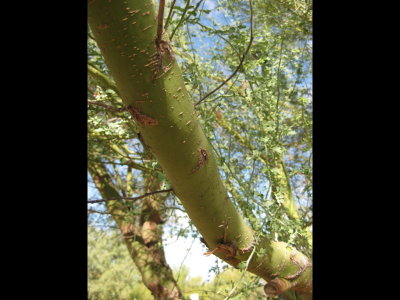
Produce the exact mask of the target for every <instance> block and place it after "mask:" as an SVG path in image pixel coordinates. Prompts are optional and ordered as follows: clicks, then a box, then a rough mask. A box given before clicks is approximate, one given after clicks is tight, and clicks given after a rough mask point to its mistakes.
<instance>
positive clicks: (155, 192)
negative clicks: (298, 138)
mask: <svg viewBox="0 0 400 300" xmlns="http://www.w3.org/2000/svg"><path fill="white" fill-rule="evenodd" d="M168 192H172V189H168V190H160V191H154V192H149V193H146V194H143V195H141V196H138V197H121V198H111V199H100V200H88V201H87V203H100V202H107V201H114V200H139V199H142V198H144V197H147V196H150V195H153V194H158V193H168Z"/></svg>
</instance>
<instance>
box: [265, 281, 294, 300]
mask: <svg viewBox="0 0 400 300" xmlns="http://www.w3.org/2000/svg"><path fill="white" fill-rule="evenodd" d="M288 288H289V285H288V284H287V283H286V281H285V280H283V279H280V278H275V279H273V280H271V281H270V282H268V283H267V284H266V285H265V286H264V292H265V294H266V295H267V296H268V297H272V298H274V297H278V295H280V294H282V293H283V292H284V291H286V290H287V289H288Z"/></svg>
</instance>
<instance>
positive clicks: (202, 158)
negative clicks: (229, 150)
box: [191, 148, 208, 174]
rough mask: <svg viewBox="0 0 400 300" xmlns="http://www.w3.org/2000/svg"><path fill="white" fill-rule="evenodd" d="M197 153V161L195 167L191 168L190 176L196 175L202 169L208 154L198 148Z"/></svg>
mask: <svg viewBox="0 0 400 300" xmlns="http://www.w3.org/2000/svg"><path fill="white" fill-rule="evenodd" d="M198 153H199V160H198V162H197V165H196V166H195V167H194V168H193V170H192V173H191V174H193V173H196V172H197V171H198V170H200V168H202V167H203V166H204V165H205V164H206V162H207V160H208V153H207V150H206V149H203V148H199V150H198Z"/></svg>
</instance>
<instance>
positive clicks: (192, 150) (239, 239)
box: [89, 0, 311, 299]
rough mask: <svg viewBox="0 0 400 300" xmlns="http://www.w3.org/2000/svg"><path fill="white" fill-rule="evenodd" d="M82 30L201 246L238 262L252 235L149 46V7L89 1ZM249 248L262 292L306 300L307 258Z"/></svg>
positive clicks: (152, 32)
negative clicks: (88, 31) (202, 241)
mask: <svg viewBox="0 0 400 300" xmlns="http://www.w3.org/2000/svg"><path fill="white" fill-rule="evenodd" d="M89 24H90V27H91V30H92V32H93V34H94V35H95V38H96V41H97V42H98V45H99V48H100V50H101V52H102V54H103V56H104V59H105V63H106V64H107V66H108V68H109V70H110V73H111V75H112V76H113V78H114V80H115V83H116V85H117V88H118V91H119V93H120V95H121V98H122V100H123V102H124V104H125V106H127V107H129V108H130V111H131V113H132V117H133V119H134V121H135V122H136V124H137V126H138V128H139V129H140V134H141V136H142V138H143V142H144V144H145V145H146V146H147V148H149V149H150V151H151V152H152V153H153V154H154V156H155V157H156V158H157V160H158V162H159V163H160V165H161V167H162V168H163V171H164V172H165V174H166V176H167V178H168V180H169V182H170V184H171V186H172V188H173V190H174V193H175V194H176V195H177V196H178V197H179V199H180V200H181V202H182V204H183V206H184V208H185V210H186V212H187V213H188V215H189V217H190V219H191V220H192V222H193V224H194V225H195V226H196V228H197V229H198V230H199V232H200V233H201V234H202V235H203V237H204V239H205V241H206V242H207V244H208V247H209V248H210V250H215V252H213V253H214V254H215V255H217V256H218V257H220V258H221V259H223V260H225V261H226V262H228V263H229V264H231V265H233V266H236V265H237V264H238V263H239V262H240V261H244V260H246V259H247V258H248V257H249V255H250V252H251V250H252V245H253V243H254V241H255V233H254V232H253V230H252V229H251V228H250V226H248V225H247V224H246V222H245V221H244V219H243V218H242V217H241V216H240V215H239V213H238V212H237V211H236V209H235V207H234V206H233V204H232V202H231V201H230V199H229V198H228V195H227V192H226V190H225V187H224V185H223V183H222V180H221V178H220V176H219V173H218V168H217V164H216V160H215V157H214V155H213V152H212V148H211V145H210V144H209V142H208V140H207V138H206V136H205V135H204V133H203V131H202V129H201V127H200V124H199V120H198V117H197V115H196V112H195V110H194V108H193V103H192V101H191V99H190V95H189V94H188V92H187V90H186V88H185V85H184V82H183V77H182V74H181V71H180V69H179V67H178V65H177V63H176V61H175V58H174V55H173V51H172V49H171V48H170V47H169V46H168V43H167V42H164V43H163V44H162V47H161V48H158V47H157V46H156V42H155V41H156V27H157V26H156V25H157V24H156V15H155V9H154V7H153V4H152V1H133V0H131V1H108V0H95V1H91V2H89ZM165 39H166V37H165V36H164V40H165ZM161 57H162V61H160V58H161ZM257 242H258V243H257V246H256V247H257V248H264V249H265V250H266V254H265V255H264V256H263V257H259V256H257V255H254V256H253V259H252V260H251V262H250V265H249V268H248V270H249V271H250V272H252V273H254V274H257V275H259V276H260V277H262V278H264V279H265V280H267V281H270V282H269V283H268V285H267V289H269V293H270V294H273V292H272V291H271V289H275V290H277V291H278V292H279V293H284V292H285V291H286V290H288V289H292V290H295V289H296V290H297V292H296V293H297V294H298V297H299V298H298V299H309V298H310V297H311V267H310V262H309V259H308V258H306V257H305V256H304V255H302V254H300V253H298V252H296V251H295V250H293V249H290V248H289V247H288V246H287V245H286V244H284V243H280V242H271V241H269V240H267V239H265V238H260V239H259V240H258V241H257ZM221 244H223V245H225V248H223V247H221ZM218 247H219V248H218ZM227 249H228V250H230V251H228V250H227ZM240 249H241V250H240ZM231 251H233V252H231ZM285 277H286V278H289V279H283V278H285ZM292 277H293V278H292ZM279 278H281V279H279ZM273 279H275V282H274V281H273ZM291 293H292V292H291ZM288 299H290V298H288Z"/></svg>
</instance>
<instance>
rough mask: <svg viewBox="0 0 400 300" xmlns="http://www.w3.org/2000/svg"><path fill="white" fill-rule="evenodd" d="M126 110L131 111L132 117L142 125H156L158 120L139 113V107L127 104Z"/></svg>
mask: <svg viewBox="0 0 400 300" xmlns="http://www.w3.org/2000/svg"><path fill="white" fill-rule="evenodd" d="M127 109H128V111H129V112H130V113H131V115H132V117H133V118H134V119H135V120H137V121H138V122H139V123H140V124H142V125H144V126H155V125H158V121H157V120H156V119H153V118H150V117H149V116H146V115H145V114H143V113H141V112H140V111H139V109H137V108H135V107H133V106H131V105H129V106H128V107H127Z"/></svg>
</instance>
